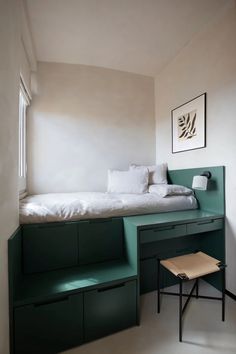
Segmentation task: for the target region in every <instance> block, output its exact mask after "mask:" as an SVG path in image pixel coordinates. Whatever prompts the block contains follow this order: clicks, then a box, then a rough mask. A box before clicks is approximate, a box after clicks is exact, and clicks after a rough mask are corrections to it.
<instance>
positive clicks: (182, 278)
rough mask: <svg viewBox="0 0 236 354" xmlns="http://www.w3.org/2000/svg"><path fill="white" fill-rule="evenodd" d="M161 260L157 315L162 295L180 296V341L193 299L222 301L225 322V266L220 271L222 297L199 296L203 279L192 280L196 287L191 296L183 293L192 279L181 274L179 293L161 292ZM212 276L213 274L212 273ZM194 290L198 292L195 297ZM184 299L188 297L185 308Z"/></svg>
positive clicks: (158, 277)
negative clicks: (184, 317)
mask: <svg viewBox="0 0 236 354" xmlns="http://www.w3.org/2000/svg"><path fill="white" fill-rule="evenodd" d="M160 262H161V259H159V258H157V313H160V311H161V294H164V295H174V296H179V341H180V342H182V338H183V315H184V312H185V310H186V308H187V305H188V303H189V301H190V299H191V298H192V297H194V298H197V299H198V298H200V299H210V300H220V301H221V302H222V312H221V316H222V321H225V268H226V265H225V264H219V271H220V272H221V277H222V278H221V284H222V287H221V291H222V296H221V297H215V296H204V295H199V279H200V278H201V277H198V278H195V279H192V280H195V282H194V285H193V287H192V289H191V291H190V293H189V294H185V293H183V282H187V281H189V280H191V279H188V278H187V277H186V276H185V275H184V274H179V275H178V276H177V278H178V279H179V293H173V292H168V291H161V287H160V283H161V263H160ZM211 274H212V273H211ZM194 290H196V292H195V295H194ZM183 297H187V300H186V302H185V304H184V306H183Z"/></svg>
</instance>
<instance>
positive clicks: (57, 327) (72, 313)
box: [14, 294, 83, 354]
mask: <svg viewBox="0 0 236 354" xmlns="http://www.w3.org/2000/svg"><path fill="white" fill-rule="evenodd" d="M14 318H15V327H14V332H15V343H14V346H15V354H42V353H43V354H56V353H58V352H61V351H63V350H66V349H68V348H71V347H74V346H77V345H79V344H81V343H82V341H83V295H82V294H77V295H72V296H69V297H68V298H65V299H59V300H57V301H54V302H51V303H46V304H39V305H29V306H23V307H18V308H16V309H15V311H14Z"/></svg>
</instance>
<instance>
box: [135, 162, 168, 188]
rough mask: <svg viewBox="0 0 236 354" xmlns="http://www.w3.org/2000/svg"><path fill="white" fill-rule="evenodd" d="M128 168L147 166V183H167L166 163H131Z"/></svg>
mask: <svg viewBox="0 0 236 354" xmlns="http://www.w3.org/2000/svg"><path fill="white" fill-rule="evenodd" d="M129 168H130V170H134V169H142V168H147V169H148V172H149V184H159V183H165V184H166V183H167V163H162V164H160V165H151V166H142V165H135V164H131V165H130V166H129Z"/></svg>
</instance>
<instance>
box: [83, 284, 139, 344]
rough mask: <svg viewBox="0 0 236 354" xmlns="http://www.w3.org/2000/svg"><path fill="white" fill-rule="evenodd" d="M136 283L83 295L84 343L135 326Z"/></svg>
mask: <svg viewBox="0 0 236 354" xmlns="http://www.w3.org/2000/svg"><path fill="white" fill-rule="evenodd" d="M135 299H136V281H135V280H134V281H128V282H126V283H124V284H119V285H118V286H117V287H114V288H107V289H106V290H104V289H100V290H93V291H88V292H85V294H84V332H85V341H90V340H94V339H97V338H100V337H102V336H105V335H107V334H110V333H113V332H117V331H119V330H122V329H124V328H127V327H130V326H134V325H135V324H136V300H135Z"/></svg>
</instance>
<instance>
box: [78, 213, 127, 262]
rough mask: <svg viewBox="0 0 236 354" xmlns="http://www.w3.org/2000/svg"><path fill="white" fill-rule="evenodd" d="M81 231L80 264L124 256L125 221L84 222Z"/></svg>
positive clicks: (80, 226) (119, 219)
mask: <svg viewBox="0 0 236 354" xmlns="http://www.w3.org/2000/svg"><path fill="white" fill-rule="evenodd" d="M78 230H79V263H80V264H89V263H97V262H105V261H110V260H116V259H121V258H123V256H124V250H123V247H124V243H123V219H122V218H117V219H116V218H114V219H106V220H104V219H96V220H90V221H82V222H80V223H79V224H78Z"/></svg>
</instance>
